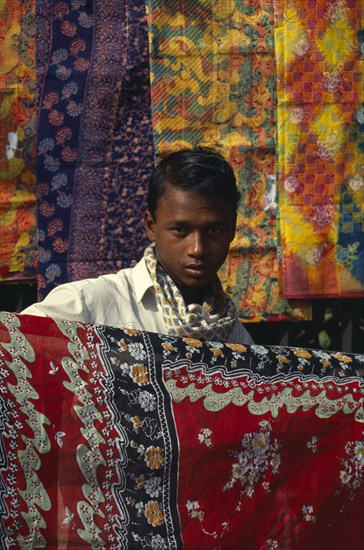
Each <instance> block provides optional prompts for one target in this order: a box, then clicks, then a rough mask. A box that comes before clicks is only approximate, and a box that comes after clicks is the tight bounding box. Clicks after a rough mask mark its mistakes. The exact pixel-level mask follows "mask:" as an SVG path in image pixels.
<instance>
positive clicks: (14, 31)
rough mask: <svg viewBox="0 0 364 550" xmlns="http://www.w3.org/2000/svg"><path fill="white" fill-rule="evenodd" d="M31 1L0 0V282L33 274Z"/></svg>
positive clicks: (33, 93)
mask: <svg viewBox="0 0 364 550" xmlns="http://www.w3.org/2000/svg"><path fill="white" fill-rule="evenodd" d="M35 117H36V110H35V39H34V0H31V1H27V2H22V1H20V0H1V1H0V280H2V281H11V280H15V279H33V278H35V273H36V265H35V263H36V242H35V232H36V216H35V210H36V204H35V195H34V189H35Z"/></svg>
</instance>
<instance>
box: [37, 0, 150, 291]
mask: <svg viewBox="0 0 364 550" xmlns="http://www.w3.org/2000/svg"><path fill="white" fill-rule="evenodd" d="M36 23H37V57H38V59H39V65H38V67H39V71H38V86H39V89H40V112H39V131H38V185H37V189H38V228H39V250H38V253H39V257H38V260H39V284H38V288H39V296H40V298H42V297H44V296H45V295H46V294H47V293H48V292H49V291H50V290H51V289H52V288H53V287H54V286H56V285H57V284H59V283H62V282H65V281H68V280H76V279H81V278H85V277H94V276H97V275H99V274H101V273H106V272H111V271H117V270H119V269H121V268H123V267H130V266H131V265H132V264H133V263H135V262H136V261H137V260H139V259H140V257H141V255H142V252H143V250H144V248H145V245H146V237H145V235H144V226H143V222H142V219H143V214H144V211H145V194H146V191H145V190H146V186H147V182H148V180H149V176H150V172H151V170H152V167H153V142H152V128H151V111H150V78H149V60H148V59H149V58H148V35H147V23H146V16H145V4H144V2H143V1H141V0H137V1H133V2H131V1H129V0H123V1H120V0H96V1H91V0H71V1H69V2H63V1H62V2H55V1H51V0H38V1H37V12H36Z"/></svg>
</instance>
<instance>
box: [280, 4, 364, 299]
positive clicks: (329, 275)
mask: <svg viewBox="0 0 364 550" xmlns="http://www.w3.org/2000/svg"><path fill="white" fill-rule="evenodd" d="M274 7H275V18H276V28H275V50H276V68H277V79H278V92H277V95H278V98H277V102H278V108H277V135H278V150H277V152H278V167H279V199H278V202H279V209H280V239H281V243H280V246H281V255H280V261H281V279H282V287H283V293H284V295H285V296H287V297H288V298H310V297H311V296H314V297H321V296H328V297H330V296H347V297H350V296H353V297H355V296H363V295H364V217H363V212H364V172H363V165H364V140H363V136H364V132H363V130H364V116H363V112H364V111H363V102H364V88H363V77H364V71H363V48H362V37H363V26H364V18H363V11H362V10H360V9H359V5H358V4H357V3H356V2H353V1H351V0H335V1H333V2H327V1H326V0H318V1H317V2H315V3H312V2H311V1H309V0H307V1H306V0H305V1H303V2H301V1H300V2H298V1H295V0H294V1H293V2H291V1H289V2H288V1H286V0H275V2H274Z"/></svg>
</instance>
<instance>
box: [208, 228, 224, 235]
mask: <svg viewBox="0 0 364 550" xmlns="http://www.w3.org/2000/svg"><path fill="white" fill-rule="evenodd" d="M221 232H222V228H221V227H210V229H209V230H208V233H209V235H219V234H220V233H221Z"/></svg>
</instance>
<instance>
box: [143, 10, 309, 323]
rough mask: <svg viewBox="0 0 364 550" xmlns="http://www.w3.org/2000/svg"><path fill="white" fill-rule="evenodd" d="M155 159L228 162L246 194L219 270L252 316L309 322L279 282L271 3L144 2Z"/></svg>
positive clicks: (244, 311)
mask: <svg viewBox="0 0 364 550" xmlns="http://www.w3.org/2000/svg"><path fill="white" fill-rule="evenodd" d="M147 6H148V11H149V33H150V57H151V79H152V85H151V93H152V116H153V140H154V146H155V151H156V154H157V155H161V154H163V153H166V152H169V151H171V150H178V149H181V148H191V147H193V146H196V145H204V146H211V147H213V148H217V149H219V150H220V151H221V152H222V153H223V154H224V155H225V156H226V158H228V159H229V161H230V162H231V164H232V166H233V168H234V171H235V174H236V176H237V179H238V186H239V189H240V191H241V194H242V200H241V204H240V207H239V212H238V225H237V234H236V238H235V240H234V242H233V243H232V247H231V252H230V254H229V257H228V259H227V262H226V264H225V265H224V267H223V269H222V270H221V279H222V282H223V285H224V287H225V289H226V290H227V291H228V293H229V294H230V296H231V297H232V299H233V300H234V302H235V305H236V306H237V308H238V310H239V313H240V316H241V317H242V318H243V319H244V320H248V321H261V320H271V319H273V320H278V319H307V318H308V317H309V315H310V307H309V305H307V304H308V302H293V303H290V302H288V301H287V300H286V299H285V298H283V297H282V294H281V292H280V288H279V282H278V262H277V235H276V206H275V177H274V174H275V119H274V89H275V74H274V47H273V5H272V4H271V2H270V1H268V0H258V1H247V2H237V1H235V0H216V1H211V0H209V1H202V0H199V1H196V0H185V1H177V2H162V1H161V0H148V1H147Z"/></svg>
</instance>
